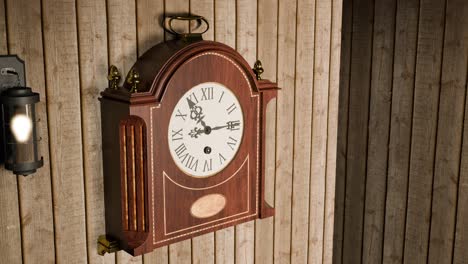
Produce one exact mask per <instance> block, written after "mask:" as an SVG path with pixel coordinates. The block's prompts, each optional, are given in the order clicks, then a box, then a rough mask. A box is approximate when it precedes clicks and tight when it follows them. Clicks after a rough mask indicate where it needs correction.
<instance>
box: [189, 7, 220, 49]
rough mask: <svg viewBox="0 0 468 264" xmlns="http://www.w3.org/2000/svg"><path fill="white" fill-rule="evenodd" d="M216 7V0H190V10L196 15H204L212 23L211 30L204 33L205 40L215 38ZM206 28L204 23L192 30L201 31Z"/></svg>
mask: <svg viewBox="0 0 468 264" xmlns="http://www.w3.org/2000/svg"><path fill="white" fill-rule="evenodd" d="M214 7H215V0H191V1H190V12H191V13H192V14H194V15H200V16H203V17H204V18H205V19H206V20H208V24H209V25H210V28H209V30H208V31H207V32H206V33H204V34H203V39H204V40H214V28H215V27H214V20H215V17H214ZM204 30H205V26H204V25H202V26H201V27H200V28H198V29H194V30H193V31H192V32H194V33H199V32H202V31H204Z"/></svg>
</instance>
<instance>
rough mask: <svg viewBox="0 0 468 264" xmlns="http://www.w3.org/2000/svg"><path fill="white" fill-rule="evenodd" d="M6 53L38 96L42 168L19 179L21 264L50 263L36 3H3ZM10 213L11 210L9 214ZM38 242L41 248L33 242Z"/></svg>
mask: <svg viewBox="0 0 468 264" xmlns="http://www.w3.org/2000/svg"><path fill="white" fill-rule="evenodd" d="M6 5H7V7H8V10H7V14H8V17H7V18H8V32H9V34H8V35H9V36H8V38H9V49H10V53H11V54H18V56H20V57H21V58H22V59H23V60H24V61H25V63H26V72H27V74H26V82H27V84H28V85H30V86H32V88H33V90H34V91H36V92H39V93H40V94H41V96H40V99H41V102H40V103H38V104H37V106H36V107H37V108H36V113H37V118H38V119H39V120H40V121H39V122H38V123H37V124H38V133H39V134H40V135H41V138H42V140H41V142H40V144H39V150H40V155H42V156H43V157H44V167H43V168H41V169H40V170H38V172H37V173H36V174H35V175H31V176H32V177H27V178H24V177H19V178H18V182H19V201H20V203H19V207H20V208H21V211H20V214H21V230H22V238H23V242H22V247H23V262H25V263H34V262H43V263H47V262H53V261H54V260H55V256H54V255H53V254H51V252H55V249H54V226H53V209H52V191H51V178H50V164H49V141H48V127H47V114H46V112H47V106H46V96H45V94H46V93H45V91H46V88H45V76H44V56H43V55H44V54H43V44H42V43H43V36H42V28H41V2H40V1H7V2H6ZM12 212H14V210H13V211H12ZM37 240H41V241H42V243H41V244H39V245H38V244H37V243H36V242H35V241H37Z"/></svg>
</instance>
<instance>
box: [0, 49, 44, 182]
mask: <svg viewBox="0 0 468 264" xmlns="http://www.w3.org/2000/svg"><path fill="white" fill-rule="evenodd" d="M38 102H39V94H38V93H35V92H33V91H32V89H31V88H29V87H26V81H25V68H24V61H22V60H21V59H20V58H19V57H17V56H16V55H13V56H0V114H1V117H0V162H1V163H3V164H4V165H5V169H7V170H11V171H13V173H14V174H16V175H23V176H27V175H30V174H32V173H35V172H36V171H37V169H38V168H41V167H42V166H43V165H44V161H43V158H42V157H40V158H39V151H38V141H39V139H38V135H37V125H36V123H37V121H36V104H37V103H38ZM21 114H24V115H25V117H27V118H28V119H29V121H30V122H31V128H30V130H31V131H30V133H29V135H28V136H27V138H26V140H25V141H24V142H20V141H18V139H17V138H16V136H15V133H14V132H13V131H12V130H11V128H10V125H11V124H10V122H11V120H13V118H14V117H15V116H18V115H21Z"/></svg>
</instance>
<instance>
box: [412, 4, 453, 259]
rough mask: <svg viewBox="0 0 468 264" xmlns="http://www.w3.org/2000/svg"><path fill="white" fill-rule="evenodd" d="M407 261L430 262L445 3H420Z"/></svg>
mask: <svg viewBox="0 0 468 264" xmlns="http://www.w3.org/2000/svg"><path fill="white" fill-rule="evenodd" d="M419 13H420V17H419V35H418V46H417V48H418V50H417V57H416V77H415V88H414V104H413V128H412V142H411V156H410V162H411V163H410V169H409V182H408V184H409V186H408V188H409V189H408V208H407V218H406V223H407V224H406V236H405V249H404V261H405V262H407V263H421V262H426V261H427V256H428V252H427V251H428V243H429V230H430V219H431V199H432V187H433V186H432V182H433V174H434V156H435V144H436V136H437V135H436V131H437V115H438V113H437V111H438V104H439V90H440V74H441V71H440V69H441V55H442V43H443V32H444V14H445V3H443V2H442V1H430V0H424V1H421V4H420V12H419Z"/></svg>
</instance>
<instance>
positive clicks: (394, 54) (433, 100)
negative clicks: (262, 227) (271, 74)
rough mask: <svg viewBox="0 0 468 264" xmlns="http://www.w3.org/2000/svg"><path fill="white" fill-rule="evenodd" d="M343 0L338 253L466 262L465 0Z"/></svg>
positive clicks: (354, 259) (347, 259)
mask: <svg viewBox="0 0 468 264" xmlns="http://www.w3.org/2000/svg"><path fill="white" fill-rule="evenodd" d="M343 5H344V7H343V8H344V9H343V36H342V61H341V85H340V107H339V110H340V113H339V116H340V117H339V128H338V131H339V132H338V149H337V151H338V155H337V156H338V160H337V182H336V187H337V193H336V207H335V210H336V211H335V234H334V239H335V245H334V250H333V252H334V263H372V264H374V263H415V264H416V263H468V253H466V252H467V246H468V245H467V238H468V229H467V227H466V226H467V223H468V214H467V206H468V199H467V162H468V160H467V153H468V144H467V142H466V140H467V135H468V115H467V110H468V104H467V101H466V96H467V63H468V2H467V1H465V0H350V1H344V3H343Z"/></svg>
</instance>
